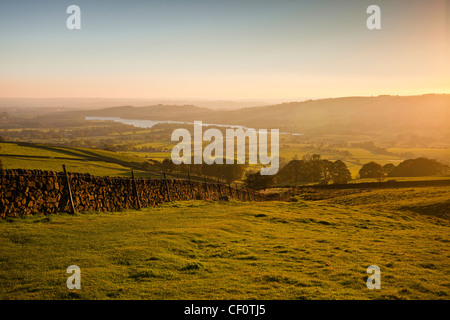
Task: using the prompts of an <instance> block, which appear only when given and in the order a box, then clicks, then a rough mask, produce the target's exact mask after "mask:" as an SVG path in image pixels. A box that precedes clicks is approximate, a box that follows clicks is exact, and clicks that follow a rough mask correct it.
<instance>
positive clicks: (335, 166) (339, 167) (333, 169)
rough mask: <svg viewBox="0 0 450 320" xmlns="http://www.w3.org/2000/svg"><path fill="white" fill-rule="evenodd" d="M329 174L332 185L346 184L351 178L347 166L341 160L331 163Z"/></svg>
mask: <svg viewBox="0 0 450 320" xmlns="http://www.w3.org/2000/svg"><path fill="white" fill-rule="evenodd" d="M329 174H330V178H331V180H333V183H335V184H344V183H347V182H348V180H350V179H351V178H352V175H351V173H350V171H349V170H348V168H347V165H346V164H345V163H344V162H343V161H341V160H336V161H335V162H333V163H332V165H331V166H330V169H329Z"/></svg>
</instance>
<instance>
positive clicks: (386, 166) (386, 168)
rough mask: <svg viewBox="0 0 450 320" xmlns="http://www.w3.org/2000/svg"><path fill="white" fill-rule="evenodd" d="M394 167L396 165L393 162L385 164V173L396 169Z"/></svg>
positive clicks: (387, 173)
mask: <svg viewBox="0 0 450 320" xmlns="http://www.w3.org/2000/svg"><path fill="white" fill-rule="evenodd" d="M394 168H395V165H393V164H392V163H387V164H385V165H384V166H383V173H384V174H385V175H387V176H388V175H389V174H390V173H391V172H392V170H394Z"/></svg>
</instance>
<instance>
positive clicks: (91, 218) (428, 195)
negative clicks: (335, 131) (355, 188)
mask: <svg viewBox="0 0 450 320" xmlns="http://www.w3.org/2000/svg"><path fill="white" fill-rule="evenodd" d="M298 198H299V200H298V201H297V202H264V203H243V202H225V203H224V202H220V203H219V202H207V201H187V202H174V203H167V204H164V205H162V206H159V207H155V208H146V209H143V210H140V211H124V212H119V213H92V212H91V213H84V214H77V215H75V216H71V215H67V214H60V215H52V216H35V217H28V218H16V219H7V220H3V221H0V242H1V243H2V245H1V246H0V283H1V286H0V298H1V299H449V297H450V268H449V262H450V248H449V247H450V237H449V234H450V233H449V231H450V229H449V222H448V220H445V219H439V218H436V217H433V216H430V215H428V214H427V212H422V211H421V209H420V208H421V206H422V207H423V209H424V208H425V207H426V206H427V205H428V204H430V205H431V204H434V205H437V206H439V204H441V205H443V206H445V205H446V203H448V201H449V199H450V189H449V188H448V187H440V188H438V187H433V188H415V189H411V190H410V189H406V190H405V189H389V190H385V191H384V193H383V192H382V191H380V190H375V191H367V192H361V193H358V194H344V195H340V196H336V197H332V198H329V199H327V200H319V201H305V200H302V199H301V197H300V196H299V197H298ZM447 209H448V207H447ZM424 210H425V209H424ZM423 213H425V214H423ZM72 264H75V265H78V266H79V267H80V268H81V286H82V288H81V290H68V289H67V288H66V280H67V277H68V274H66V273H65V271H66V268H67V267H68V266H69V265H72ZM373 264H375V265H378V266H379V267H380V268H381V290H369V289H368V288H367V287H366V279H367V276H368V274H367V273H366V268H367V267H368V266H369V265H373Z"/></svg>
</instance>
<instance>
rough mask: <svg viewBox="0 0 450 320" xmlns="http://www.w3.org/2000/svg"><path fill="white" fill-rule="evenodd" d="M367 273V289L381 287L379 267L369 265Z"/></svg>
mask: <svg viewBox="0 0 450 320" xmlns="http://www.w3.org/2000/svg"><path fill="white" fill-rule="evenodd" d="M367 273H369V274H371V276H370V277H368V278H367V282H366V285H367V288H369V289H371V290H372V289H381V270H380V267H378V266H376V265H371V266H368V267H367Z"/></svg>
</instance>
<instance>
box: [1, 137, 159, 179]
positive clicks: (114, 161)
mask: <svg viewBox="0 0 450 320" xmlns="http://www.w3.org/2000/svg"><path fill="white" fill-rule="evenodd" d="M0 151H1V153H0V160H1V161H2V164H3V168H5V169H28V170H34V169H38V170H47V171H57V172H60V171H62V165H63V164H65V165H66V167H67V170H68V171H70V172H80V173H90V174H93V175H97V176H130V175H131V173H130V172H131V169H134V170H135V174H136V176H147V177H159V168H156V167H155V168H154V171H153V172H152V171H143V170H139V169H137V170H136V167H137V166H138V165H139V164H142V163H143V162H145V161H146V159H145V158H143V157H137V156H133V155H125V154H121V153H117V152H111V151H106V150H100V149H92V148H71V147H57V146H51V145H46V144H32V145H24V144H17V143H0Z"/></svg>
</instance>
